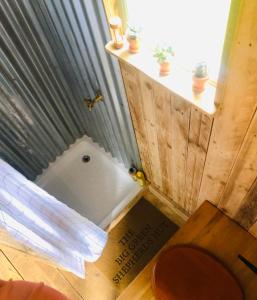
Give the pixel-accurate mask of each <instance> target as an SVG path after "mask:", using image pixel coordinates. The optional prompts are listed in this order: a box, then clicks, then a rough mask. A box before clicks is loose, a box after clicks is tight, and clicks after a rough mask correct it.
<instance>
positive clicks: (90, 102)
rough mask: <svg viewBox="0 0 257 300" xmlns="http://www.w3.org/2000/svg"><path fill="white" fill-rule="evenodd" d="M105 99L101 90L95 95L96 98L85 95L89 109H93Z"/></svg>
mask: <svg viewBox="0 0 257 300" xmlns="http://www.w3.org/2000/svg"><path fill="white" fill-rule="evenodd" d="M99 101H103V96H102V95H101V92H100V91H98V92H97V93H96V95H95V98H94V99H90V98H87V97H85V98H84V102H85V104H86V106H87V108H88V110H89V111H92V109H93V107H94V106H95V105H96V103H97V102H99Z"/></svg>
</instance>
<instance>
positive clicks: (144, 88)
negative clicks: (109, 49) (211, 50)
mask: <svg viewBox="0 0 257 300" xmlns="http://www.w3.org/2000/svg"><path fill="white" fill-rule="evenodd" d="M256 53H257V2H256V1H249V2H248V1H236V0H235V1H233V3H232V9H231V14H230V19H229V25H228V31H227V36H226V42H225V48H224V53H223V60H222V66H221V73H220V79H219V82H218V86H217V92H216V103H217V105H218V107H217V113H216V114H215V116H214V117H212V116H209V115H207V114H205V113H203V112H202V111H200V110H199V108H197V107H196V106H194V105H193V104H192V103H189V102H186V101H184V100H183V99H182V98H181V97H179V96H178V95H176V94H175V93H173V92H172V91H171V90H169V89H167V88H166V87H164V86H162V85H161V84H159V83H158V82H157V81H155V80H154V79H151V78H150V77H148V76H146V75H145V74H143V73H142V72H140V71H139V70H137V69H136V68H134V67H132V66H129V69H128V67H127V65H126V66H125V63H121V68H122V69H123V74H124V76H123V79H124V83H125V87H126V90H127V95H128V101H129V106H130V110H131V114H132V118H133V122H134V128H135V131H136V132H140V133H143V134H141V135H143V138H142V137H141V135H138V134H137V141H138V145H139V148H140V154H141V159H142V162H143V166H147V168H146V169H145V171H146V174H147V177H148V179H149V181H150V182H151V183H152V185H153V187H154V188H155V189H157V190H158V192H160V193H161V194H163V195H164V196H166V197H167V198H168V199H170V201H171V202H172V203H173V204H174V205H176V207H178V209H180V210H181V211H183V212H184V213H187V214H188V215H191V214H192V213H193V212H194V211H195V209H196V208H197V207H198V206H199V205H200V204H201V203H202V202H203V201H205V200H209V201H210V202H212V203H213V204H215V205H216V206H218V207H219V208H221V209H222V210H223V211H224V212H225V213H226V214H228V215H229V216H230V217H232V218H234V219H235V220H236V221H237V222H239V223H240V224H241V225H242V226H244V227H245V228H246V229H248V230H249V231H250V232H251V233H252V234H254V235H255V236H256V237H257V111H256V110H257V55H256ZM125 71H126V74H125ZM171 80H172V79H171ZM134 110H136V111H134ZM138 136H139V138H138ZM148 169H151V172H149V170H148Z"/></svg>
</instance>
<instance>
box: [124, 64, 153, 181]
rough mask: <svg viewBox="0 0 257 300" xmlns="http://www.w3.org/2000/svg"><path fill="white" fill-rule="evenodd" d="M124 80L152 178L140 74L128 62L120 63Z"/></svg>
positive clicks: (140, 144) (143, 160)
mask: <svg viewBox="0 0 257 300" xmlns="http://www.w3.org/2000/svg"><path fill="white" fill-rule="evenodd" d="M120 66H121V71H122V77H123V81H124V82H125V83H126V85H125V90H126V94H127V99H128V103H129V109H130V114H131V118H132V121H133V126H134V131H135V135H136V139H137V143H138V147H139V152H140V157H141V161H142V167H143V169H144V172H145V174H146V177H147V178H148V179H150V178H152V170H151V165H150V157H149V149H150V147H149V144H148V139H147V133H146V129H145V126H144V120H143V108H142V96H141V89H140V85H139V74H138V73H135V72H134V68H133V67H131V66H129V65H127V64H124V63H122V64H120Z"/></svg>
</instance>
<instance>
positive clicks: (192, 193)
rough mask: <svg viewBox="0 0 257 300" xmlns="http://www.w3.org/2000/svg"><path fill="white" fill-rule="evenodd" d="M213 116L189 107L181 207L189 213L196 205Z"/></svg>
mask: <svg viewBox="0 0 257 300" xmlns="http://www.w3.org/2000/svg"><path fill="white" fill-rule="evenodd" d="M212 121H213V118H212V117H210V116H208V115H205V114H202V113H201V112H199V110H198V109H197V108H194V107H191V115H190V129H189V137H188V154H187V166H186V183H185V198H184V199H185V200H184V205H183V207H184V208H185V209H186V211H188V212H189V213H190V214H191V213H193V212H194V211H195V209H196V206H197V201H196V199H197V197H198V193H199V189H200V186H201V180H202V174H203V169H204V164H205V159H206V153H207V150H208V144H209V138H210V133H211V126H212Z"/></svg>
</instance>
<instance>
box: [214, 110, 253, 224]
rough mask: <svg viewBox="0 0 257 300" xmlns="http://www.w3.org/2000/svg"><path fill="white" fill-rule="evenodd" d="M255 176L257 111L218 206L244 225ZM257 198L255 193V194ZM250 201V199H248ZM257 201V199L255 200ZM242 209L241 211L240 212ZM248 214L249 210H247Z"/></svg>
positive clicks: (246, 221) (247, 221)
mask: <svg viewBox="0 0 257 300" xmlns="http://www.w3.org/2000/svg"><path fill="white" fill-rule="evenodd" d="M256 177H257V113H255V115H254V118H253V120H252V122H251V124H250V127H249V129H248V131H247V134H246V136H245V138H244V141H243V143H242V146H241V149H240V151H239V154H238V156H237V159H236V161H235V163H234V166H233V169H232V171H231V174H230V176H229V180H228V182H227V185H226V188H225V192H224V195H223V197H222V199H221V201H220V204H219V207H220V208H222V209H223V210H224V211H226V213H227V214H228V215H229V216H231V217H232V218H233V217H235V216H236V219H237V221H239V223H241V224H242V225H245V226H246V223H249V222H250V218H248V220H246V212H247V211H248V210H250V205H249V196H248V193H249V191H250V189H251V187H252V184H253V182H254V181H255V179H256ZM256 200H257V194H256ZM250 202H251V201H250ZM255 202H257V201H255ZM240 210H242V212H240ZM249 216H250V211H249ZM247 227H249V226H248V225H247Z"/></svg>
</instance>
